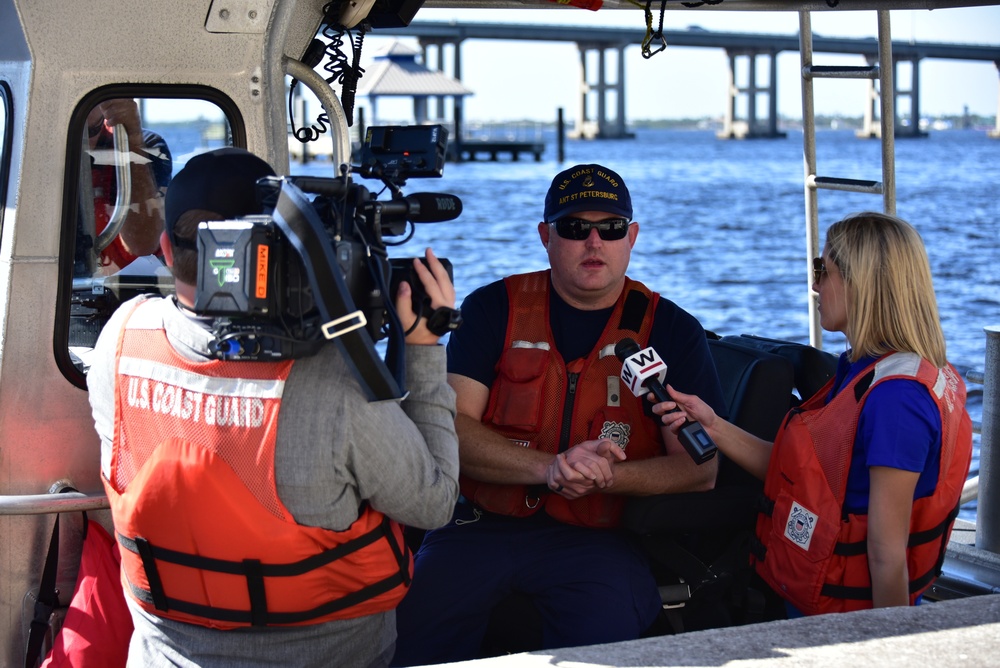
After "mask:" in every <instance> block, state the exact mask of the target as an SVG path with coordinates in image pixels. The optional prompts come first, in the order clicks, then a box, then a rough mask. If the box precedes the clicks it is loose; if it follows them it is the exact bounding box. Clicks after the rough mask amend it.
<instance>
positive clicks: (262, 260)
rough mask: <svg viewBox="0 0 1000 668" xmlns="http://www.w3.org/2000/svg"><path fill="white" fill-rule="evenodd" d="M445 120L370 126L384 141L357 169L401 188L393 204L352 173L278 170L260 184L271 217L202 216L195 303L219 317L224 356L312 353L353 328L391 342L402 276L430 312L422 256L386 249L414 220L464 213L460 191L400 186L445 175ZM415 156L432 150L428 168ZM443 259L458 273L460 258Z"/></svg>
mask: <svg viewBox="0 0 1000 668" xmlns="http://www.w3.org/2000/svg"><path fill="white" fill-rule="evenodd" d="M435 127H436V128H437V129H436V130H434V131H433V132H430V131H428V129H427V128H425V127H423V126H418V127H415V128H409V127H396V128H389V129H385V128H370V129H369V133H368V138H372V137H373V136H374V137H375V138H377V139H378V141H379V142H380V143H379V144H378V146H377V147H375V148H374V149H373V148H372V147H370V146H369V144H368V143H367V142H366V144H365V148H364V151H363V155H365V156H367V158H365V160H366V165H367V167H366V168H365V169H356V170H355V171H362V172H363V173H365V172H367V173H369V174H371V175H376V174H377V175H378V176H379V178H381V179H382V180H383V182H384V183H385V184H386V185H387V186H388V187H389V188H390V189H392V192H393V198H392V199H390V200H378V199H376V197H375V195H373V194H372V193H371V192H370V191H369V190H368V189H367V188H365V187H364V186H361V185H358V184H355V183H353V182H352V181H351V179H350V177H349V176H348V175H346V174H345V175H344V176H343V177H342V178H322V177H285V178H279V177H269V178H265V179H261V180H260V181H258V183H257V195H258V200H259V201H260V203H261V204H262V207H263V210H264V211H265V212H266V213H265V214H263V215H254V216H245V217H242V218H239V219H235V220H223V221H205V222H202V223H200V224H199V227H198V235H197V244H198V261H199V267H198V281H197V286H196V293H195V304H194V311H195V312H196V313H198V314H200V315H205V316H212V317H214V321H213V331H214V333H215V336H216V339H215V341H214V343H213V345H212V352H213V354H214V355H215V356H216V357H217V358H219V359H227V360H279V359H293V358H298V357H305V356H309V355H313V354H315V353H316V352H317V351H318V350H319V348H320V347H321V346H322V345H323V344H324V343H325V342H326V341H327V340H329V339H332V338H336V337H337V336H340V335H343V334H344V333H347V332H350V331H353V330H355V329H364V330H365V331H366V332H367V334H368V335H369V336H370V337H371V340H372V341H378V340H380V339H383V338H385V337H386V336H389V335H390V333H391V331H392V328H393V327H397V328H398V327H399V319H398V315H397V314H396V312H395V307H394V304H393V296H394V295H395V290H396V287H397V286H398V284H399V282H400V281H401V280H406V281H407V282H409V283H410V285H411V286H412V287H413V304H414V311H415V312H416V313H417V315H418V317H419V316H420V315H424V316H425V317H429V316H430V312H431V311H432V310H433V309H431V308H430V302H429V300H428V299H426V296H425V295H424V291H423V286H422V283H421V282H420V280H419V278H417V277H416V272H415V271H414V270H413V259H412V258H398V259H397V258H393V259H390V258H389V256H388V248H387V247H388V246H389V245H396V244H398V243H403V242H404V241H406V240H408V239H409V236H408V237H406V238H405V239H403V240H402V241H398V242H396V243H395V244H388V243H387V242H386V240H385V237H390V236H400V235H403V234H405V233H406V231H407V229H409V230H410V236H412V234H413V224H414V223H416V222H438V221H444V220H451V219H453V218H455V217H457V216H458V214H460V213H461V201H460V200H458V198H457V197H454V196H453V195H444V194H432V193H417V194H415V195H412V196H409V197H404V196H403V194H402V193H401V192H400V190H399V186H400V185H401V184H402V183H404V182H405V179H406V178H408V177H412V176H415V175H416V176H434V175H436V176H440V175H441V173H442V170H443V163H444V151H443V149H442V148H441V142H442V137H443V141H444V142H445V145H446V143H447V130H445V128H443V127H440V126H435ZM373 130H376V132H373ZM414 155H419V156H422V157H421V158H420V160H419V162H420V166H416V163H413V162H412V157H413V156H414ZM411 163H412V164H413V165H414V166H413V171H412V172H411V171H410V165H411ZM307 193H308V194H310V195H314V197H313V198H312V199H309V198H308V197H307ZM442 263H443V264H445V266H446V268H447V269H448V272H449V275H451V273H452V269H451V263H450V262H448V261H447V260H442ZM331 295H332V297H333V298H332V299H331ZM331 303H335V304H337V305H339V306H342V308H334V307H331V306H330V304H331ZM334 311H340V312H334Z"/></svg>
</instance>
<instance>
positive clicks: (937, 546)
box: [752, 353, 972, 615]
mask: <svg viewBox="0 0 1000 668" xmlns="http://www.w3.org/2000/svg"><path fill="white" fill-rule="evenodd" d="M893 378H910V379H914V380H917V381H919V382H921V383H922V384H923V385H924V386H925V387H927V389H928V390H929V391H930V393H931V397H932V398H933V399H934V401H935V402H936V403H937V406H938V409H939V411H940V413H941V435H942V437H941V456H940V468H939V475H938V482H937V487H935V489H934V493H933V494H932V495H931V496H928V497H924V498H920V499H916V500H914V502H913V510H912V513H911V516H910V539H909V544H908V546H907V550H906V562H907V572H908V573H909V579H910V584H909V592H910V604H911V605H913V604H914V603H915V601H916V598H917V597H918V596H919V595H920V594H921V593H923V592H924V591H925V590H926V589H927V588H928V587H929V586H930V585H931V583H932V582H933V581H934V579H935V578H936V577H937V576H938V575H939V574H940V572H941V563H942V561H943V559H944V552H945V548H946V547H947V544H948V537H949V535H950V534H951V527H952V524H953V523H954V520H955V517H956V516H957V514H958V505H959V497H960V496H961V492H962V486H963V484H964V483H965V477H966V475H967V474H968V471H969V462H970V460H971V457H972V424H971V421H970V419H969V414H968V413H967V412H966V410H965V385H964V384H963V383H962V381H961V379H960V378H959V376H958V372H957V371H955V369H954V367H952V366H951V365H948V366H947V367H945V368H944V369H938V368H936V367H935V366H934V365H933V364H931V363H930V362H928V361H926V360H923V359H921V358H920V357H919V356H917V355H915V354H913V353H893V354H890V355H886V356H884V357H882V358H880V359H879V360H877V361H876V362H875V363H874V364H872V365H871V366H870V367H869V368H868V369H866V370H865V371H863V372H862V373H859V374H858V376H857V377H855V378H854V379H852V381H851V382H850V383H849V384H848V385H847V386H845V387H844V388H843V389H841V390H840V392H838V393H837V395H836V396H835V397H834V398H833V399H832V400H831V401H830V402H829V403H828V404H827V403H826V397H827V395H828V394H829V392H830V390H831V388H832V387H833V382H834V381H833V380H831V381H830V382H829V383H827V385H826V387H824V388H823V389H821V390H820V391H819V392H817V393H816V395H815V396H813V397H812V398H811V399H809V400H808V401H807V402H806V403H804V404H803V405H802V406H801V407H800V408H799V409H796V410H794V411H793V412H791V413H789V415H788V417H787V418H786V419H785V424H784V426H783V427H782V429H781V431H780V432H779V434H778V437H777V440H776V442H775V444H774V449H773V451H772V453H771V460H770V463H769V466H768V470H767V476H766V478H765V481H764V497H765V498H764V505H765V508H764V512H762V513H761V514H760V515H759V516H758V520H757V538H758V540H759V541H760V543H759V544H758V545H756V546H755V549H754V550H753V553H754V556H753V557H752V560H753V561H755V564H756V568H757V572H758V573H760V575H761V577H763V578H764V580H766V581H767V582H768V584H770V585H771V587H772V588H774V590H775V591H776V592H778V593H779V594H780V595H781V596H782V597H784V598H785V599H787V600H788V601H789V602H790V603H792V604H793V605H794V606H795V607H797V608H798V609H799V610H801V611H802V612H803V613H805V614H809V615H812V614H822V613H827V612H844V611H848V610H859V609H864V608H870V607H872V589H871V574H870V572H869V569H868V550H867V536H868V516H867V515H855V514H845V513H844V512H843V506H844V496H845V493H846V490H847V475H848V470H849V468H850V463H851V453H852V451H853V449H854V438H855V432H856V431H857V425H858V419H859V416H860V415H861V409H862V407H863V406H864V403H865V400H866V399H867V397H868V394H869V393H870V392H871V388H873V387H875V386H876V385H877V384H878V383H881V382H884V381H886V380H889V379H893ZM865 383H870V385H869V386H868V387H867V389H866V388H865Z"/></svg>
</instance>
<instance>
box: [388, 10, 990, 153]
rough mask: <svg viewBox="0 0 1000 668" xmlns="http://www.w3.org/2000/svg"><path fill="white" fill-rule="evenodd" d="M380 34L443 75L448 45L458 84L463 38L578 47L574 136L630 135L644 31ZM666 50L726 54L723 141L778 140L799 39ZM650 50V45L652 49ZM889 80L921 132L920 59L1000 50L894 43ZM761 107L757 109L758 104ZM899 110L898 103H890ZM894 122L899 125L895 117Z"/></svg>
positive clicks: (427, 25) (981, 57) (842, 45)
mask: <svg viewBox="0 0 1000 668" xmlns="http://www.w3.org/2000/svg"><path fill="white" fill-rule="evenodd" d="M379 35H398V36H411V37H417V38H418V39H419V41H420V44H421V47H422V49H423V51H424V63H425V65H426V64H427V63H428V55H429V52H430V51H431V50H432V49H435V48H436V49H437V63H438V68H439V69H444V67H443V65H444V62H445V47H446V46H449V45H450V46H451V47H452V54H453V55H452V71H453V76H454V77H455V78H456V79H461V72H462V58H461V44H462V42H463V41H465V40H467V39H503V40H536V41H558V42H575V43H576V44H577V46H578V48H579V50H580V64H581V66H580V70H581V77H582V80H581V94H580V98H579V100H578V104H577V114H576V130H577V133H578V135H580V136H584V137H588V138H591V137H593V138H619V137H627V136H629V132H628V127H627V122H626V118H625V65H624V57H623V56H624V52H625V49H626V48H627V47H628V46H631V45H633V44H635V45H641V44H643V42H644V40H645V39H646V31H645V30H644V29H636V28H601V27H587V26H553V25H531V24H513V23H509V24H505V23H451V22H440V21H414V22H413V23H412V24H410V25H409V26H407V27H401V28H386V29H379ZM663 37H664V39H665V42H666V44H669V45H671V46H684V47H704V48H717V49H718V48H721V49H725V51H726V53H727V54H728V56H729V80H728V82H726V85H727V88H728V106H727V109H726V114H725V124H724V127H723V130H722V132H721V133H720V137H724V138H744V137H746V138H752V137H776V136H780V135H781V133H780V132H779V131H778V112H777V99H778V96H777V85H778V84H777V55H778V54H779V53H780V52H782V51H798V50H799V37H798V35H770V34H760V33H733V32H716V31H710V30H703V29H688V30H664V31H663ZM812 41H813V51H814V52H823V53H837V54H858V55H861V56H864V57H865V58H866V59H867V60H868V62H869V64H873V63H874V62H876V60H877V59H878V42H877V40H876V39H875V38H867V39H857V38H841V37H822V36H819V35H813V40H812ZM654 49H655V45H654ZM592 52H596V53H597V54H598V57H597V63H598V64H597V68H596V69H597V72H596V80H595V77H594V73H592V72H590V71H589V66H588V60H589V59H588V57H587V56H588V54H589V53H592ZM609 52H615V53H617V63H618V68H617V69H618V71H617V75H616V77H615V78H614V80H613V81H609V80H608V74H607V72H606V67H605V65H606V55H607V54H608V53H609ZM892 53H893V63H892V66H893V68H894V70H893V74H894V76H893V80H894V81H896V82H897V84H896V86H895V90H894V91H893V95H894V96H895V98H896V100H894V101H898V98H908V99H909V102H910V104H909V114H908V120H909V122H908V123H897V124H896V127H897V135H902V134H904V133H905V134H911V135H914V134H919V133H920V129H919V128H920V68H919V64H920V61H921V60H922V59H924V58H941V59H952V60H975V61H987V62H989V61H992V62H993V63H995V64H996V65H997V67H998V69H1000V45H976V44H946V43H932V42H923V43H921V42H904V41H899V42H896V41H894V42H893V43H892ZM741 60H746V61H747V62H748V67H747V72H748V76H747V81H746V82H744V83H742V84H739V83H737V81H736V71H737V64H738V62H740V61H741ZM760 61H763V63H762V66H763V67H766V68H768V70H769V77H768V82H767V83H766V84H763V85H761V84H758V83H757V68H758V64H759V63H760ZM901 62H908V63H911V65H912V66H911V67H910V68H909V69H910V81H909V86H902V85H900V83H899V78H898V76H895V75H896V74H898V65H899V63H901ZM591 92H594V93H596V98H597V109H596V113H594V112H593V110H591V109H590V108H589V107H590V105H589V104H588V100H589V98H590V95H589V93H591ZM611 97H613V102H614V104H615V114H614V115H613V116H611V117H610V118H609V114H608V109H609V99H611ZM762 97H763V98H766V103H765V104H764V105H762V106H759V105H758V100H759V99H760V98H762ZM877 97H878V93H877V92H876V90H875V82H874V80H869V95H868V101H867V104H868V106H867V108H866V109H865V114H864V116H865V123H866V127H865V129H864V131H863V133H867V134H869V135H874V134H875V133H876V132H877V123H876V122H874V117H875V111H874V110H875V104H876V103H877ZM741 98H742V99H745V100H746V109H747V114H746V118H743V119H740V118H737V115H736V110H737V102H738V100H740V99H741ZM455 105H456V112H458V113H456V115H455V117H456V118H460V117H461V100H460V99H458V100H456V101H455ZM894 108H896V109H898V108H899V107H898V105H894ZM897 120H899V119H897ZM997 133H1000V97H998V113H997Z"/></svg>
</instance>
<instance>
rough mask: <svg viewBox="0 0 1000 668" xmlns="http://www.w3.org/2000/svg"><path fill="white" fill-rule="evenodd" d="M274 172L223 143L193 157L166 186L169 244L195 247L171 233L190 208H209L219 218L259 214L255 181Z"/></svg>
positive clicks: (242, 150)
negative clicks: (216, 147)
mask: <svg viewBox="0 0 1000 668" xmlns="http://www.w3.org/2000/svg"><path fill="white" fill-rule="evenodd" d="M274 175H275V173H274V170H273V169H271V166H270V165H269V164H267V163H266V162H264V161H263V160H262V159H260V158H258V157H257V156H256V155H254V154H253V153H251V152H250V151H247V150H246V149H242V148H236V147H233V146H227V147H226V148H219V149H215V150H213V151H208V152H207V153H200V154H198V155H196V156H194V157H193V158H191V159H190V160H188V162H187V164H186V165H184V167H183V169H181V170H180V171H179V172H177V175H176V176H175V177H174V178H173V179H172V180H171V181H170V186H169V187H168V188H167V198H166V202H165V206H166V220H165V221H164V224H165V226H166V230H167V236H168V237H169V238H170V243H172V244H173V245H174V247H175V248H190V249H194V248H195V244H194V241H193V240H192V239H186V238H182V237H177V236H176V234H175V233H174V226H176V225H177V220H178V219H179V218H180V217H181V215H183V214H184V213H185V212H187V211H190V210H192V209H204V210H206V211H212V212H214V213H217V214H219V215H220V216H222V217H223V219H226V218H239V217H240V216H248V215H251V214H257V213H263V209H262V208H261V205H260V203H259V202H258V201H257V190H256V184H257V180H258V179H260V178H262V177H265V176H274Z"/></svg>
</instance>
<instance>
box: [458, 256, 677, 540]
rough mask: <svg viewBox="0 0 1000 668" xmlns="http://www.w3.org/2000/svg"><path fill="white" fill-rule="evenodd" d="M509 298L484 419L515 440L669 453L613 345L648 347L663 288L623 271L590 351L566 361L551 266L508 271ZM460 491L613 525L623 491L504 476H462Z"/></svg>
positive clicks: (490, 502)
mask: <svg viewBox="0 0 1000 668" xmlns="http://www.w3.org/2000/svg"><path fill="white" fill-rule="evenodd" d="M505 283H506V286H507V295H508V298H509V302H510V308H509V314H508V320H507V322H508V324H507V334H506V340H505V343H504V352H503V354H502V355H501V357H500V361H499V362H498V364H497V376H496V380H495V381H494V382H493V387H492V388H491V390H490V398H489V403H488V405H487V408H486V412H485V413H484V414H483V420H482V421H483V423H484V424H486V425H488V426H490V428H491V429H492V430H493V431H496V432H498V433H500V434H503V435H504V436H506V437H507V438H509V439H510V440H511V441H513V442H514V443H517V444H518V445H522V446H524V447H527V448H535V449H538V450H541V451H543V452H550V453H553V454H556V453H558V452H562V451H563V450H566V449H567V448H569V447H571V446H573V445H576V444H577V443H580V442H581V441H585V440H591V439H597V438H602V437H606V438H610V439H611V440H613V441H615V442H616V443H618V444H619V445H620V446H621V447H622V448H624V449H625V452H626V454H627V455H628V459H629V461H636V460H639V459H647V458H650V457H653V456H656V455H660V454H663V453H664V452H665V450H664V446H663V439H662V435H661V434H660V430H659V428H658V427H657V426H656V423H655V421H654V420H652V419H650V418H649V417H647V416H646V415H644V413H643V407H642V403H643V401H645V399H644V398H642V397H635V396H633V395H632V394H631V393H630V392H629V391H628V389H627V388H625V387H624V386H623V385H622V383H621V382H620V374H621V369H622V363H621V361H620V360H619V359H618V358H617V357H616V356H615V352H614V347H615V344H616V343H618V342H619V341H621V340H622V339H623V338H625V337H630V338H632V339H635V340H636V341H637V342H639V343H640V344H641V345H643V346H645V345H646V343H645V342H647V341H648V340H649V333H650V330H651V329H652V326H653V313H654V311H655V309H656V303H657V301H658V299H659V295H658V294H656V293H654V292H651V291H650V290H649V289H648V288H646V286H644V285H642V284H641V283H638V282H636V281H632V280H630V279H628V278H626V279H625V289H624V290H622V294H621V296H620V297H619V299H618V302H617V304H616V305H615V308H614V311H613V312H612V314H611V317H610V319H609V320H608V324H607V326H606V327H605V329H604V332H603V333H602V334H601V337H600V339H599V341H598V343H597V345H596V346H595V347H594V349H593V350H592V351H591V353H590V354H589V355H588V356H587V357H586V358H581V359H578V360H574V361H573V362H572V363H571V364H569V365H568V366H567V364H566V363H565V361H564V360H563V359H562V357H561V356H560V355H559V353H558V352H557V351H556V347H555V340H554V337H553V335H552V330H551V328H550V327H549V271H548V270H546V271H540V272H535V273H530V274H519V275H515V276H510V277H508V278H506V279H505ZM460 483H461V488H462V494H463V495H464V496H465V497H466V498H467V499H469V500H471V501H472V502H473V503H475V504H476V505H478V506H479V507H481V508H483V509H485V510H488V511H490V512H494V513H500V514H503V515H510V516H514V517H525V516H528V515H532V514H534V513H536V512H538V511H539V510H541V509H543V508H544V510H545V512H547V513H548V514H549V515H550V516H552V517H554V518H555V519H557V520H560V521H562V522H566V523H568V524H576V525H581V526H588V527H614V526H617V525H618V523H619V521H620V519H621V512H622V506H623V504H624V499H623V498H622V497H621V496H619V495H614V494H603V493H601V494H591V495H588V496H585V497H581V498H579V499H575V500H572V501H571V500H568V499H565V498H563V497H561V496H559V495H556V494H549V493H548V490H547V488H545V487H544V486H531V487H529V486H526V485H501V484H494V483H485V482H479V481H476V480H472V479H470V478H468V477H467V476H462V477H461V478H460Z"/></svg>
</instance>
